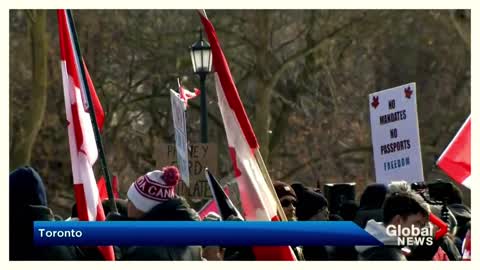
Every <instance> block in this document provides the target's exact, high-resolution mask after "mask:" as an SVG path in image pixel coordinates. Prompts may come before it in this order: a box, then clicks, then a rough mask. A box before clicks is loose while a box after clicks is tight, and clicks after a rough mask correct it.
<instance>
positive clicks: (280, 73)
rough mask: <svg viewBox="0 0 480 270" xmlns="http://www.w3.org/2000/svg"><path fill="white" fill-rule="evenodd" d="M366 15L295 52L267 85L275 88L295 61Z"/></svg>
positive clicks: (312, 51)
mask: <svg viewBox="0 0 480 270" xmlns="http://www.w3.org/2000/svg"><path fill="white" fill-rule="evenodd" d="M364 18H365V16H363V17H360V18H355V19H352V20H350V22H348V23H345V24H344V25H342V26H340V27H339V28H337V29H335V30H333V31H332V32H330V33H329V34H327V35H326V36H324V37H323V38H321V39H320V40H319V41H318V42H317V44H316V45H314V46H313V47H309V48H305V49H303V50H301V51H299V52H297V53H295V54H293V55H292V56H290V57H289V58H287V59H286V60H285V61H284V62H283V63H282V64H281V65H280V67H279V68H278V69H277V70H276V71H275V73H274V74H273V76H272V79H271V80H270V82H269V84H268V86H267V87H270V88H271V89H273V88H274V87H275V85H276V84H277V82H278V80H279V79H280V78H281V76H282V74H283V72H285V71H286V70H287V68H288V67H289V66H290V65H291V64H293V63H294V62H295V61H297V60H298V59H300V58H302V57H305V56H307V55H309V54H311V53H314V52H316V51H317V50H319V49H320V48H321V47H322V46H323V44H324V42H325V41H327V40H329V39H330V38H332V37H334V36H335V35H336V34H338V33H340V32H341V31H343V30H344V29H347V28H349V27H350V26H351V25H353V24H354V23H356V22H358V21H361V20H364Z"/></svg>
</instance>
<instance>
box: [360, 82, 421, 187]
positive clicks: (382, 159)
mask: <svg viewBox="0 0 480 270" xmlns="http://www.w3.org/2000/svg"><path fill="white" fill-rule="evenodd" d="M416 97H417V91H416V87H415V83H409V84H405V85H402V86H398V87H394V88H390V89H387V90H383V91H380V92H376V93H372V94H370V95H369V96H368V99H369V107H370V125H371V128H372V146H373V157H374V160H375V176H376V182H377V183H382V184H386V185H388V184H389V183H391V182H392V181H398V180H405V181H407V182H409V183H414V182H419V181H423V166H422V155H421V149H420V134H419V129H418V117H417V98H416Z"/></svg>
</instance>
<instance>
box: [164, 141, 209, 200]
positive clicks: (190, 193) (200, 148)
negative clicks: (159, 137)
mask: <svg viewBox="0 0 480 270" xmlns="http://www.w3.org/2000/svg"><path fill="white" fill-rule="evenodd" d="M176 151H177V150H176V147H175V145H173V144H160V145H158V146H157V149H156V150H155V152H156V154H157V157H156V160H157V167H159V168H161V167H163V166H167V165H176V164H177V159H176V156H177V153H176ZM206 167H208V169H209V170H210V171H211V172H212V173H214V174H216V173H217V172H218V150H217V145H216V144H212V143H208V144H200V143H194V144H190V145H189V147H188V171H189V175H190V186H186V185H185V184H183V183H180V184H179V185H178V186H177V189H176V192H177V194H179V195H181V196H184V197H187V198H189V199H190V200H193V201H196V200H203V199H208V198H211V197H212V195H211V192H210V187H209V186H208V182H207V180H206V179H205V168H206Z"/></svg>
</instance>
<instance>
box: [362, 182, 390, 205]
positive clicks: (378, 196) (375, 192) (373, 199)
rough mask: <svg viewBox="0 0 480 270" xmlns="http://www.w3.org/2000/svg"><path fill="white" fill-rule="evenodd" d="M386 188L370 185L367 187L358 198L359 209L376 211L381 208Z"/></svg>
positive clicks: (381, 185)
mask: <svg viewBox="0 0 480 270" xmlns="http://www.w3.org/2000/svg"><path fill="white" fill-rule="evenodd" d="M386 195H387V187H386V186H385V185H383V184H370V185H368V186H367V188H366V189H365V191H364V192H363V194H362V196H361V198H360V205H359V209H377V208H382V205H383V202H384V201H385V196H386Z"/></svg>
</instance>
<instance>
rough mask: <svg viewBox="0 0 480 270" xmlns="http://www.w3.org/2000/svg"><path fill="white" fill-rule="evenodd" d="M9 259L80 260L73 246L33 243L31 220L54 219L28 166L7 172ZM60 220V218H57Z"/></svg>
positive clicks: (39, 179) (40, 182)
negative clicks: (8, 179) (8, 182)
mask: <svg viewBox="0 0 480 270" xmlns="http://www.w3.org/2000/svg"><path fill="white" fill-rule="evenodd" d="M9 198H10V202H9V209H10V260H36V261H38V260H81V259H83V254H82V253H81V251H80V250H79V249H78V248H77V247H75V246H36V245H34V243H33V222H34V221H55V220H57V219H56V218H55V215H54V214H53V212H52V210H51V209H50V208H48V205H47V194H46V192H45V187H44V184H43V181H42V178H41V177H40V175H39V174H38V173H37V172H36V171H35V169H33V168H31V167H21V168H18V169H16V170H15V171H13V172H11V173H10V184H9ZM59 222H60V221H59Z"/></svg>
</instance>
